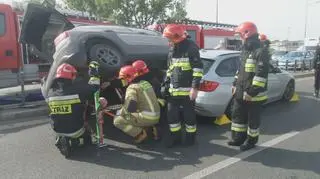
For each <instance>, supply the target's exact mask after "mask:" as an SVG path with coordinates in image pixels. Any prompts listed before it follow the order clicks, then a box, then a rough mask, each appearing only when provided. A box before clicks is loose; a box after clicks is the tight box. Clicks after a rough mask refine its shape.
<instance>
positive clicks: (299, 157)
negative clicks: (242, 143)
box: [244, 148, 320, 174]
mask: <svg viewBox="0 0 320 179" xmlns="http://www.w3.org/2000/svg"><path fill="white" fill-rule="evenodd" d="M275 159H276V160H275ZM244 161H248V162H253V163H256V162H258V163H261V164H263V165H265V166H268V167H273V168H282V169H287V170H303V171H312V172H314V173H316V174H320V170H319V161H320V151H319V152H304V151H294V150H288V149H281V148H268V149H266V150H265V151H264V152H261V153H259V155H254V156H252V157H249V158H247V159H244Z"/></svg>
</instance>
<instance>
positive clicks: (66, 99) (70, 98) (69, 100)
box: [48, 94, 81, 105]
mask: <svg viewBox="0 0 320 179" xmlns="http://www.w3.org/2000/svg"><path fill="white" fill-rule="evenodd" d="M48 101H49V105H63V104H77V103H80V102H81V101H80V98H79V95H78V94H75V95H67V96H54V97H49V99H48Z"/></svg>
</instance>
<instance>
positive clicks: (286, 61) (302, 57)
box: [278, 51, 314, 70]
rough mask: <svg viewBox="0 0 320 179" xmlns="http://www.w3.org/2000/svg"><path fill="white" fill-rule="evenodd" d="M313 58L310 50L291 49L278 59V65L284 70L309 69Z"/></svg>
mask: <svg viewBox="0 0 320 179" xmlns="http://www.w3.org/2000/svg"><path fill="white" fill-rule="evenodd" d="M313 58H314V54H313V53H312V52H310V51H291V52H289V53H287V54H286V55H284V56H282V57H281V58H280V59H279V61H278V67H279V68H281V69H285V70H293V69H297V70H300V69H311V68H312V61H313Z"/></svg>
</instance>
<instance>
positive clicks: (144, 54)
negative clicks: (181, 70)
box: [20, 3, 169, 97]
mask: <svg viewBox="0 0 320 179" xmlns="http://www.w3.org/2000/svg"><path fill="white" fill-rule="evenodd" d="M48 36H50V37H48ZM44 39H46V40H45V41H46V44H48V39H51V43H54V47H55V49H54V54H53V57H52V56H50V55H48V54H47V56H48V58H52V64H51V67H50V70H49V73H48V76H47V77H46V79H45V80H43V82H44V83H43V86H42V93H43V95H44V97H46V96H47V92H48V90H49V89H50V87H51V85H52V82H53V79H54V75H55V71H56V69H57V67H58V66H59V65H60V64H61V63H64V62H67V63H69V64H71V65H74V66H75V67H76V68H77V69H78V70H79V76H80V77H83V78H86V77H87V76H88V75H87V65H88V60H89V59H92V60H97V61H99V62H100V64H101V71H102V76H103V78H106V79H108V78H113V77H114V76H115V75H116V74H117V72H118V70H119V69H120V67H121V66H123V65H125V64H129V63H131V62H132V61H133V60H135V59H144V60H145V61H146V63H147V64H148V65H149V67H150V68H151V71H152V73H154V74H155V75H158V72H159V74H161V70H163V69H165V68H166V66H167V58H168V53H169V43H168V40H167V39H166V38H164V37H162V35H161V34H160V33H158V32H155V31H150V30H145V29H137V28H129V27H124V26H116V25H97V26H78V27H75V26H74V25H73V24H72V23H71V22H69V21H68V20H67V19H66V18H65V16H64V15H62V14H60V13H59V12H58V11H56V10H55V9H51V8H45V7H43V6H41V5H38V4H32V3H29V4H28V6H27V9H26V12H25V16H24V20H23V23H22V28H21V36H20V41H22V42H24V43H27V44H31V45H33V46H34V47H35V48H37V49H38V50H39V51H41V52H42V53H45V52H44V51H42V50H43V49H44V48H43V43H42V42H43V41H44ZM53 41H54V42H53Z"/></svg>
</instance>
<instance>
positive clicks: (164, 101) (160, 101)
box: [158, 98, 166, 107]
mask: <svg viewBox="0 0 320 179" xmlns="http://www.w3.org/2000/svg"><path fill="white" fill-rule="evenodd" d="M158 102H159V103H160V105H161V106H162V107H164V106H165V104H166V100H164V99H160V98H158Z"/></svg>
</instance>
